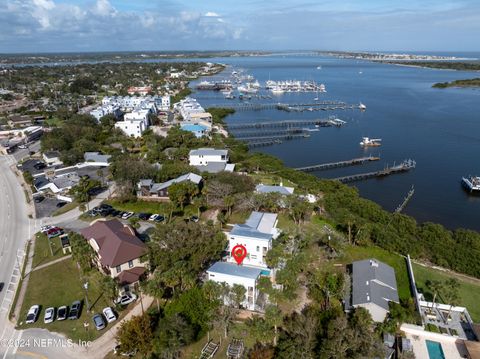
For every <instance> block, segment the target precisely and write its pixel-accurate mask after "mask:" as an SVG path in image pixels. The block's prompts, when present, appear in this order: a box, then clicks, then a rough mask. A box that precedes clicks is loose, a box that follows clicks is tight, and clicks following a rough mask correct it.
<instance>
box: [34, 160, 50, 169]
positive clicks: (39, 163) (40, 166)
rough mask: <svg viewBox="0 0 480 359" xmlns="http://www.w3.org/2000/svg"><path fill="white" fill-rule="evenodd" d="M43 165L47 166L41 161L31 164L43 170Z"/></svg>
mask: <svg viewBox="0 0 480 359" xmlns="http://www.w3.org/2000/svg"><path fill="white" fill-rule="evenodd" d="M45 167H47V165H46V164H45V163H43V162H37V163H35V164H34V165H33V168H35V169H36V170H43V169H44V168H45Z"/></svg>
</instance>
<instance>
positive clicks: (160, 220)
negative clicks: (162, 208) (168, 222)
mask: <svg viewBox="0 0 480 359" xmlns="http://www.w3.org/2000/svg"><path fill="white" fill-rule="evenodd" d="M164 220H165V216H162V215H161V214H159V215H158V217H157V218H155V219H154V221H155V222H157V223H159V222H163V221H164Z"/></svg>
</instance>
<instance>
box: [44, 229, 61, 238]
mask: <svg viewBox="0 0 480 359" xmlns="http://www.w3.org/2000/svg"><path fill="white" fill-rule="evenodd" d="M46 234H47V237H48V238H55V237H58V236H61V235H62V234H63V229H61V228H58V227H54V228H51V229H49V230H48V231H47V233H46Z"/></svg>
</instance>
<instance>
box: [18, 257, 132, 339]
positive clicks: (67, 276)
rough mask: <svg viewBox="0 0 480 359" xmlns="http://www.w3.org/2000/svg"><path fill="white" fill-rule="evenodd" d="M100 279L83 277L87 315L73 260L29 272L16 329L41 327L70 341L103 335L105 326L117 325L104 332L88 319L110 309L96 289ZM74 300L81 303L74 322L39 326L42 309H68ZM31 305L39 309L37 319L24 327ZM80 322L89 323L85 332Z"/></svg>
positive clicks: (94, 276)
mask: <svg viewBox="0 0 480 359" xmlns="http://www.w3.org/2000/svg"><path fill="white" fill-rule="evenodd" d="M101 276H102V274H100V273H99V272H97V271H96V270H93V271H92V272H91V273H90V274H89V275H88V277H87V278H88V282H89V289H88V299H89V303H90V307H91V313H87V308H86V303H85V290H84V289H83V283H84V279H83V278H82V276H81V274H80V271H79V269H78V268H77V265H76V264H75V263H74V261H73V260H71V259H67V260H64V261H62V262H59V263H55V264H52V265H51V266H48V267H46V268H43V269H39V270H37V271H34V272H31V273H30V279H29V282H28V287H27V291H26V293H25V299H24V301H23V304H22V309H21V311H20V315H21V317H20V318H19V320H18V324H19V325H18V327H19V328H21V329H26V328H45V329H48V330H50V331H52V332H59V333H63V334H65V335H67V336H68V337H69V338H71V339H72V340H74V341H76V340H78V339H81V340H94V339H96V338H97V337H99V336H100V335H102V334H104V333H106V332H107V330H108V329H109V326H111V325H112V324H115V323H117V322H114V323H112V324H109V325H108V326H107V328H106V329H103V330H101V331H97V330H96V329H95V327H94V325H93V322H92V319H91V318H92V317H93V314H94V313H100V312H101V311H102V310H103V308H104V307H106V306H112V303H111V301H110V300H109V299H108V298H106V297H104V296H103V293H102V291H101V290H100V285H99V281H100V279H101ZM75 300H81V301H83V308H82V314H81V317H80V318H79V319H78V320H68V319H67V320H65V321H60V322H59V321H54V322H53V323H50V324H44V323H43V316H44V314H45V309H46V308H48V307H56V308H57V309H58V307H60V306H62V305H68V306H70V305H71V304H72V302H74V301H75ZM34 304H38V305H40V306H41V311H40V315H39V317H38V320H37V322H36V323H34V324H25V323H24V321H25V318H26V314H27V312H28V309H29V308H30V306H32V305H34ZM122 313H125V311H123V312H122ZM84 322H88V323H89V327H88V331H86V330H85V328H84V326H83V323H84Z"/></svg>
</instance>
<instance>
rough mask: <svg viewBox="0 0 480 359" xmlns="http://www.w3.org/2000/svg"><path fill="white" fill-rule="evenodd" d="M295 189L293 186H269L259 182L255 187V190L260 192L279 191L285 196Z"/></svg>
mask: <svg viewBox="0 0 480 359" xmlns="http://www.w3.org/2000/svg"><path fill="white" fill-rule="evenodd" d="M294 190H295V189H294V188H293V187H285V186H269V185H264V184H259V185H257V187H256V188H255V191H256V192H258V193H278V194H282V195H285V196H288V195H290V194H293V191H294Z"/></svg>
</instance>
